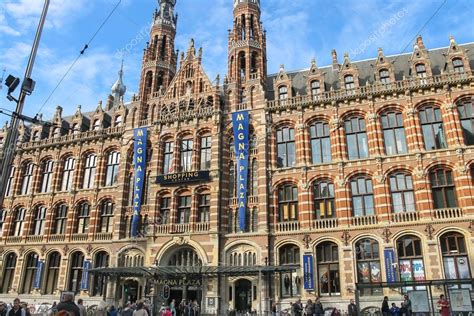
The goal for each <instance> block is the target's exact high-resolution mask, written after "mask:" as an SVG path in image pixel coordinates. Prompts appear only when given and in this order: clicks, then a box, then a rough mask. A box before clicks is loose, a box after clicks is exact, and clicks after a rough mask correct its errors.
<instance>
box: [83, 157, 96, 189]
mask: <svg viewBox="0 0 474 316" xmlns="http://www.w3.org/2000/svg"><path fill="white" fill-rule="evenodd" d="M96 164H97V156H96V155H89V156H87V158H86V164H85V167H84V182H83V185H82V188H83V189H92V188H93V187H94V181H95V171H96Z"/></svg>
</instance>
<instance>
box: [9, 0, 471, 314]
mask: <svg viewBox="0 0 474 316" xmlns="http://www.w3.org/2000/svg"><path fill="white" fill-rule="evenodd" d="M175 2H176V0H160V1H159V5H160V7H159V9H158V10H157V11H155V13H154V14H153V21H154V23H153V27H152V30H151V34H150V41H149V44H148V45H147V47H146V48H145V51H144V55H143V63H142V71H141V81H140V89H139V91H140V93H139V95H136V96H134V97H133V99H132V100H131V101H129V102H124V100H123V95H124V93H125V86H124V85H123V83H122V75H123V73H122V71H120V73H119V79H118V80H117V82H116V83H115V84H114V86H113V88H112V94H111V95H110V96H109V97H108V99H107V102H105V104H103V103H102V102H99V104H98V105H97V108H96V110H95V111H94V112H88V113H82V112H81V108H80V106H79V107H78V108H77V111H76V113H75V114H74V115H72V116H63V113H62V109H61V108H60V107H58V108H57V110H56V114H55V115H54V117H53V118H52V120H51V121H52V123H53V124H54V126H53V127H51V128H46V127H43V126H21V128H20V134H21V136H20V141H19V143H18V148H17V152H16V155H15V159H14V163H13V169H12V172H11V177H10V179H9V182H8V188H7V192H6V198H5V202H4V205H3V206H2V207H1V208H0V233H1V234H0V236H1V246H0V271H1V275H0V280H1V281H0V300H11V299H12V298H14V297H16V296H21V297H22V298H23V299H24V300H25V301H29V302H33V301H35V302H44V301H55V300H56V301H57V300H58V298H59V293H60V292H61V291H73V292H75V293H76V295H77V297H82V298H84V299H85V301H86V303H87V304H96V303H98V302H100V301H102V300H106V301H107V302H108V303H112V302H115V304H121V303H124V302H126V301H135V300H137V299H145V298H148V297H154V298H153V300H154V302H155V303H158V304H160V303H161V302H162V301H165V300H166V298H167V294H169V297H170V298H169V299H172V298H175V299H176V300H178V301H179V300H181V299H182V298H188V299H197V300H198V302H199V304H200V305H201V308H202V310H203V311H206V312H207V313H210V314H217V313H218V311H219V312H224V311H227V310H229V309H235V310H240V311H244V310H248V309H254V310H257V311H265V310H268V309H269V306H270V304H271V303H277V304H278V305H279V308H280V307H281V308H287V307H288V306H289V305H288V304H289V303H290V302H292V301H295V300H296V299H297V298H302V299H303V300H306V299H308V298H312V299H314V297H315V296H316V295H317V296H320V297H321V301H322V303H323V305H324V306H325V307H335V306H337V307H339V308H341V309H343V310H345V309H346V306H347V303H348V301H349V299H350V298H353V297H354V296H355V294H356V292H358V295H359V296H360V307H361V309H363V308H367V307H371V306H376V307H378V306H380V302H381V300H382V297H383V295H388V296H389V298H390V300H391V301H392V300H395V301H397V300H400V298H401V292H400V289H389V288H384V289H380V288H373V289H362V290H360V291H358V290H357V289H358V288H359V285H360V284H365V283H378V282H387V281H388V279H387V273H388V272H387V271H389V270H390V269H389V268H388V267H386V260H384V259H386V258H384V250H387V249H393V252H394V253H395V258H394V260H395V261H394V264H393V268H394V269H395V270H394V271H395V273H396V274H397V279H398V280H401V281H412V280H416V281H424V280H443V279H470V278H472V271H473V268H474V200H473V193H474V181H473V174H474V146H473V145H474V110H473V102H474V76H473V72H472V67H473V66H474V55H473V51H474V45H473V44H457V43H456V41H455V40H454V38H451V39H450V40H449V42H448V41H447V43H449V47H445V48H436V49H428V48H426V47H425V45H424V44H423V40H422V38H421V37H418V38H417V40H416V42H415V43H414V46H413V51H412V52H411V53H409V54H403V55H397V56H385V55H384V53H383V51H382V49H379V50H378V52H377V54H376V57H375V58H374V59H370V60H364V61H351V60H350V58H349V56H348V55H347V54H345V55H344V58H343V60H342V62H340V61H339V59H338V57H337V54H336V52H335V51H333V52H332V57H333V58H332V60H333V62H332V65H329V66H325V67H319V66H318V65H317V64H316V61H315V60H312V61H311V63H310V64H309V68H308V69H304V70H299V71H292V72H288V71H286V70H285V68H284V66H281V68H280V71H279V72H278V73H277V74H273V75H267V71H266V63H267V60H266V36H265V31H264V29H263V24H262V22H261V20H260V14H261V12H260V2H259V0H234V4H233V12H234V21H233V27H232V30H231V31H230V32H229V36H228V41H229V46H228V70H227V75H226V76H225V78H222V80H221V79H220V78H219V77H217V78H216V79H215V80H212V79H210V78H208V77H207V75H206V73H205V71H204V69H203V67H202V63H201V61H202V58H205V54H203V51H202V49H198V50H196V48H195V46H194V42H193V41H192V40H191V41H190V44H189V47H188V49H187V51H186V52H183V53H181V55H180V56H177V53H176V52H175V47H174V38H175V35H176V24H177V18H176V16H175V14H174V12H173V10H174V6H175ZM374 55H375V52H374ZM243 110H247V111H248V112H249V115H250V141H249V171H248V179H249V180H248V187H247V192H248V200H247V201H248V205H247V212H246V223H245V225H242V226H244V227H245V228H244V229H243V230H241V229H240V227H241V223H239V216H238V214H237V196H236V181H237V173H236V167H235V163H236V159H235V158H236V157H235V154H234V149H233V144H234V136H233V131H232V119H231V114H232V113H233V112H235V111H243ZM137 127H147V128H148V151H147V156H148V159H147V168H146V181H145V189H144V196H143V199H142V207H141V213H140V217H141V224H140V234H139V236H138V237H131V234H130V223H131V217H132V204H131V203H132V199H133V196H132V193H133V192H132V188H133V179H134V178H133V175H134V166H133V159H132V157H133V143H134V139H133V129H134V128H137ZM7 128H8V127H4V128H3V129H2V130H0V139H3V138H4V135H5V133H6V131H7ZM183 173H184V175H183ZM190 174H191V176H189V175H190ZM202 174H204V175H205V176H202ZM195 175H198V178H199V179H197V180H199V181H194V180H196V179H194V178H193V177H195ZM163 176H166V177H170V178H173V177H174V178H181V180H180V181H175V182H173V181H171V182H163V181H161V180H160V181H159V180H158V178H160V179H163V178H164V177H163ZM183 179H184V180H183ZM304 255H312V257H309V258H310V260H311V261H312V263H313V265H314V271H313V275H312V276H310V278H311V279H312V281H313V283H314V289H311V290H308V289H305V286H304V283H305V282H304V280H303V278H305V279H306V278H307V276H305V275H304V273H303V268H302V263H303V256H304ZM38 262H41V267H40V264H38ZM85 263H87V264H90V266H87V264H85ZM295 265H297V266H299V267H298V268H294V266H295ZM285 266H287V267H290V266H292V267H293V268H288V269H285V268H284V267H285ZM89 267H90V268H92V269H94V268H104V269H103V270H104V271H109V272H110V273H108V274H100V273H93V274H91V273H88V272H87V271H86V270H87V268H89ZM140 267H144V268H145V270H146V269H148V268H150V269H152V268H153V269H155V270H153V271H160V272H159V273H158V274H156V275H154V278H150V276H153V275H152V274H150V275H148V274H147V272H146V271H145V272H143V271H142V272H140V273H138V272H137V271H138V270H139V269H140ZM171 267H176V269H178V268H179V269H181V270H179V269H178V270H172V268H171ZM206 267H207V269H206ZM219 267H221V268H220V270H219V269H218V268H219ZM238 267H240V268H238ZM38 269H40V272H38ZM107 269H108V270H107ZM114 269H115V270H114ZM160 269H161V270H160ZM163 269H165V270H163ZM166 269H168V270H166ZM186 269H188V270H186ZM193 269H194V270H193ZM226 269H227V270H226ZM191 270H192V271H194V274H192V278H190V279H186V278H183V276H187V275H188V274H179V273H177V272H176V271H181V272H183V271H191ZM224 270H225V271H227V272H222V271H224ZM127 271H128V272H127ZM150 271H151V270H150ZM196 271H198V272H196ZM206 271H207V272H206ZM211 271H214V272H215V271H221V272H222V273H214V272H213V273H211ZM239 271H240V272H239ZM112 272H113V273H112ZM119 272H120V273H119ZM189 275H190V276H191V274H189ZM199 275H200V277H199ZM38 278H39V281H38V280H35V279H38ZM151 279H153V281H150V280H151ZM191 279H192V282H191V281H190V280H191ZM38 282H39V283H38ZM166 287H167V288H166ZM444 290H445V289H444V288H443V287H435V288H433V291H434V293H433V295H439V294H440V293H441V292H443V291H444Z"/></svg>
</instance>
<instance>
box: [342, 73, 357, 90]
mask: <svg viewBox="0 0 474 316" xmlns="http://www.w3.org/2000/svg"><path fill="white" fill-rule="evenodd" d="M344 86H345V87H346V90H353V89H354V88H355V84H354V77H353V76H352V75H347V76H345V77H344Z"/></svg>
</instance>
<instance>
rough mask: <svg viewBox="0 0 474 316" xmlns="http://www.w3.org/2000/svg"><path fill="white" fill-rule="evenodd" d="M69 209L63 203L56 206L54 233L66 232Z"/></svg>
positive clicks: (61, 233)
mask: <svg viewBox="0 0 474 316" xmlns="http://www.w3.org/2000/svg"><path fill="white" fill-rule="evenodd" d="M67 210H68V207H67V205H66V204H61V205H59V206H58V207H57V208H56V212H55V216H54V225H53V231H52V233H53V235H63V234H65V233H66V226H67Z"/></svg>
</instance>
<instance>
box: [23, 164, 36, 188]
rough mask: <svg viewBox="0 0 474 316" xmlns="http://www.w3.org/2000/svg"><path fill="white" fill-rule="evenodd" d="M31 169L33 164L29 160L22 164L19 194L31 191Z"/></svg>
mask: <svg viewBox="0 0 474 316" xmlns="http://www.w3.org/2000/svg"><path fill="white" fill-rule="evenodd" d="M33 169H34V164H33V163H32V162H29V163H27V164H25V165H24V166H23V178H22V181H21V194H22V195H26V194H30V193H31V187H32V186H33Z"/></svg>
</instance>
